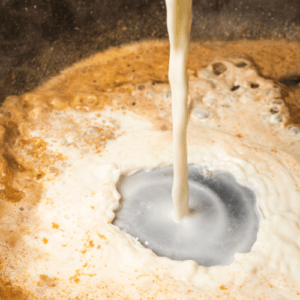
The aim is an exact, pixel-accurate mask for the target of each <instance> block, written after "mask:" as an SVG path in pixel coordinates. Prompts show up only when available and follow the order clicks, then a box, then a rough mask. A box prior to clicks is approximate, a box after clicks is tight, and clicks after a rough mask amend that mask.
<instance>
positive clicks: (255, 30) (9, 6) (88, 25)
mask: <svg viewBox="0 0 300 300" xmlns="http://www.w3.org/2000/svg"><path fill="white" fill-rule="evenodd" d="M165 16H166V8H165V3H164V1H163V0H2V1H1V2H0V103H1V102H2V101H3V100H4V99H5V97H6V96H8V95H10V94H22V93H24V92H26V91H30V90H32V89H33V88H35V87H36V86H38V85H40V84H41V83H43V82H44V81H45V80H47V79H49V78H50V77H52V76H54V75H56V74H58V72H59V71H60V70H62V69H64V68H65V67H67V66H69V65H71V64H73V63H74V62H76V61H78V60H80V59H82V58H84V57H87V56H90V55H92V54H94V53H96V52H98V51H101V50H104V49H107V48H108V47H110V46H114V45H120V44H124V43H129V42H132V41H139V40H142V39H147V38H167V28H166V20H165ZM299 26H300V1H299V0H263V1H262V0H194V1H193V25H192V30H191V36H192V39H193V40H197V39H223V40H224V39H225V40H233V39H240V38H259V37H286V38H289V39H296V38H299V36H300V30H299ZM125 28H126V29H125Z"/></svg>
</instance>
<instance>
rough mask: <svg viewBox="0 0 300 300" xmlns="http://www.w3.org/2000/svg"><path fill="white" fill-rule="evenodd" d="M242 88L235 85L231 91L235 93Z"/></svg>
mask: <svg viewBox="0 0 300 300" xmlns="http://www.w3.org/2000/svg"><path fill="white" fill-rule="evenodd" d="M239 88H240V86H239V85H235V86H234V87H232V88H231V91H232V92H234V91H236V90H238V89H239Z"/></svg>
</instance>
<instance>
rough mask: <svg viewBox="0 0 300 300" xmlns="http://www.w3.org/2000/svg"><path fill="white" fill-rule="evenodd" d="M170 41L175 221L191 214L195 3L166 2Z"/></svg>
mask: <svg viewBox="0 0 300 300" xmlns="http://www.w3.org/2000/svg"><path fill="white" fill-rule="evenodd" d="M166 4H167V25H168V32H169V40H170V62H169V81H170V86H171V93H172V116H173V170H174V180H173V188H172V198H173V202H174V206H175V216H176V219H178V220H179V219H181V218H183V217H184V216H185V215H187V214H188V211H189V206H188V205H189V203H188V202H189V186H188V164H187V144H186V129H187V123H188V108H187V101H188V78H187V69H186V68H187V57H188V50H189V41H190V29H191V24H192V0H166Z"/></svg>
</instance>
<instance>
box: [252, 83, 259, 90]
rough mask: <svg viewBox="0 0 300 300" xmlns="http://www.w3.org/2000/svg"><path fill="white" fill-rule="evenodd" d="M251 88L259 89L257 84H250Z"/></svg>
mask: <svg viewBox="0 0 300 300" xmlns="http://www.w3.org/2000/svg"><path fill="white" fill-rule="evenodd" d="M250 86H251V88H252V89H257V88H259V84H257V83H251V85H250Z"/></svg>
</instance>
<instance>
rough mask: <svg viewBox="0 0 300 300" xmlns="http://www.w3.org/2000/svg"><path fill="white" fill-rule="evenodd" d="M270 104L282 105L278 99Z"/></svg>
mask: <svg viewBox="0 0 300 300" xmlns="http://www.w3.org/2000/svg"><path fill="white" fill-rule="evenodd" d="M272 103H273V104H277V105H282V101H281V100H279V99H276V100H274V101H273V102H272Z"/></svg>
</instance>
